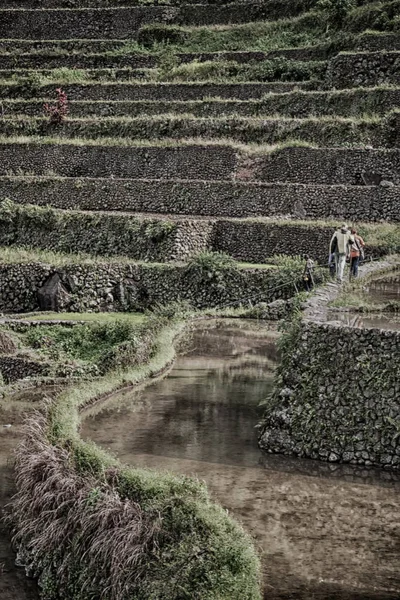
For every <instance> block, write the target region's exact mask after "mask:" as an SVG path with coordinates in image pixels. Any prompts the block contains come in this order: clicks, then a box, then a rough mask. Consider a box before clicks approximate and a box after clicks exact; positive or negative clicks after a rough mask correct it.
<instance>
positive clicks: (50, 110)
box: [44, 88, 69, 125]
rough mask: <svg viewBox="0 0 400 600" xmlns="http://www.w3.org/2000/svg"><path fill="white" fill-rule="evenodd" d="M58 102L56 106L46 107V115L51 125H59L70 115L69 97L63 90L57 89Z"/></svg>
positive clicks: (49, 105) (48, 105)
mask: <svg viewBox="0 0 400 600" xmlns="http://www.w3.org/2000/svg"><path fill="white" fill-rule="evenodd" d="M56 94H57V100H56V102H55V104H48V103H46V104H45V105H44V111H45V114H46V115H47V116H48V118H49V123H51V124H52V125H59V124H60V123H62V122H63V121H64V119H65V117H66V116H67V115H68V112H69V107H68V97H67V94H66V93H65V92H64V91H63V90H62V89H61V88H57V89H56Z"/></svg>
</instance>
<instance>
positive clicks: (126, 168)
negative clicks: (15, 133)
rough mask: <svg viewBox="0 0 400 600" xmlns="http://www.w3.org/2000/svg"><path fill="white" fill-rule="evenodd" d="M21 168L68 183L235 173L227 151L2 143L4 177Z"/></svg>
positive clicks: (232, 152)
mask: <svg viewBox="0 0 400 600" xmlns="http://www.w3.org/2000/svg"><path fill="white" fill-rule="evenodd" d="M122 149H123V151H121V150H122ZM22 157H24V159H23V163H22V162H21V161H22ZM21 164H26V165H29V169H30V170H31V171H33V172H34V173H36V174H38V175H40V174H46V172H48V171H49V170H51V171H53V172H55V173H57V174H59V175H64V176H66V177H85V176H93V177H134V178H136V177H144V178H161V177H162V178H166V179H171V178H176V177H184V178H188V179H199V178H202V177H205V178H206V179H219V178H220V177H221V178H222V179H229V178H230V177H231V176H232V174H233V172H234V170H235V167H236V151H235V149H234V148H231V147H229V146H222V145H201V144H197V145H195V144H190V143H187V144H180V145H177V144H176V143H175V144H171V143H170V145H165V146H160V145H159V146H157V145H154V146H149V145H146V144H144V145H143V144H142V145H132V146H121V145H98V144H96V145H83V144H76V143H74V142H73V141H72V140H71V143H47V144H37V143H26V141H25V142H23V143H0V174H2V175H6V174H7V172H9V171H15V169H17V168H19V167H20V166H21Z"/></svg>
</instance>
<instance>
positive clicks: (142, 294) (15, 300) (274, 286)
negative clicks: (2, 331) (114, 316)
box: [0, 261, 301, 313]
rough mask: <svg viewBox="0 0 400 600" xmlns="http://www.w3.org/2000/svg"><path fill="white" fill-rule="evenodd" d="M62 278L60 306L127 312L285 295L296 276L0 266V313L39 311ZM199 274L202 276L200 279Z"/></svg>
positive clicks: (118, 266)
mask: <svg viewBox="0 0 400 600" xmlns="http://www.w3.org/2000/svg"><path fill="white" fill-rule="evenodd" d="M55 274H56V275H57V276H58V277H59V278H60V281H61V284H60V293H59V297H58V300H57V301H58V303H59V309H60V310H68V311H73V312H87V311H93V312H98V311H125V310H138V309H144V308H147V307H149V306H153V305H155V304H163V305H165V304H168V303H170V302H174V301H180V300H187V301H189V302H190V303H191V304H192V305H193V306H195V307H198V308H205V307H213V306H221V305H227V304H229V303H232V302H233V303H235V302H237V301H239V300H241V299H242V300H243V301H245V302H247V300H248V299H252V300H253V301H254V303H256V302H258V301H263V302H271V301H273V300H276V299H287V298H290V297H291V296H292V295H293V294H294V293H295V284H296V283H297V285H299V284H300V279H301V274H300V273H299V279H298V280H297V281H296V278H293V277H291V278H290V280H286V282H284V284H282V278H281V275H280V273H279V271H278V270H277V269H270V270H269V269H252V270H238V271H237V270H233V271H227V272H224V273H222V275H221V277H220V278H219V277H218V278H217V279H213V278H210V277H209V276H208V274H207V273H206V274H203V275H202V274H201V273H199V272H196V271H193V270H192V271H190V270H189V269H188V268H187V267H185V266H172V265H151V264H149V265H146V264H134V263H121V262H118V263H113V262H111V261H110V262H108V263H94V264H84V263H82V264H80V265H78V264H69V265H65V266H62V267H57V268H56V267H54V266H51V265H46V264H43V263H21V264H7V265H4V264H3V265H0V311H4V312H13V313H15V312H33V311H35V310H38V308H39V302H38V291H39V290H40V289H41V288H42V287H43V286H44V285H45V284H46V282H47V283H48V284H50V283H51V280H52V277H53V276H54V275H55ZM202 277H203V278H202Z"/></svg>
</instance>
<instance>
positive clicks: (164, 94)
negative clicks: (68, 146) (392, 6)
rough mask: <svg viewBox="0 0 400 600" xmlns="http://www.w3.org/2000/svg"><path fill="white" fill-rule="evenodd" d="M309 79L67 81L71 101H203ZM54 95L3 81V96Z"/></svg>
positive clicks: (50, 89)
mask: <svg viewBox="0 0 400 600" xmlns="http://www.w3.org/2000/svg"><path fill="white" fill-rule="evenodd" d="M312 85H313V84H310V83H309V82H272V83H258V82H253V83H213V82H210V83H208V82H206V83H142V84H139V85H138V84H133V83H125V82H124V83H122V82H120V83H116V82H113V83H97V82H96V83H92V82H88V83H82V84H63V90H64V91H65V92H66V93H67V95H68V98H69V100H107V101H110V100H153V101H154V100H201V99H202V98H208V97H218V98H228V99H229V98H237V99H239V100H249V99H252V98H255V99H257V98H262V97H263V96H265V95H266V94H270V93H285V92H290V91H292V90H295V89H301V90H307V89H309V88H310V87H311V86H312ZM24 94H26V95H28V96H29V98H35V97H40V98H43V97H49V96H54V84H52V85H44V86H38V87H37V88H36V87H33V88H31V87H29V88H28V89H26V87H25V86H24V83H23V82H21V83H17V84H13V85H7V84H0V99H2V98H18V97H21V96H23V95H24Z"/></svg>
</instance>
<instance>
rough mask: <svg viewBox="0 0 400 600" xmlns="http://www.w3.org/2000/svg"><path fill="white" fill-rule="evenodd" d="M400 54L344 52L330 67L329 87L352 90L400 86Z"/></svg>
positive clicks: (331, 61) (332, 61)
mask: <svg viewBox="0 0 400 600" xmlns="http://www.w3.org/2000/svg"><path fill="white" fill-rule="evenodd" d="M399 65H400V52H396V51H393V52H346V53H345V52H344V53H341V54H338V55H337V56H335V57H334V58H332V60H330V62H329V65H328V70H327V73H326V80H327V84H328V86H329V87H333V88H351V87H359V86H374V85H384V84H385V85H399V84H400V66H399Z"/></svg>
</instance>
